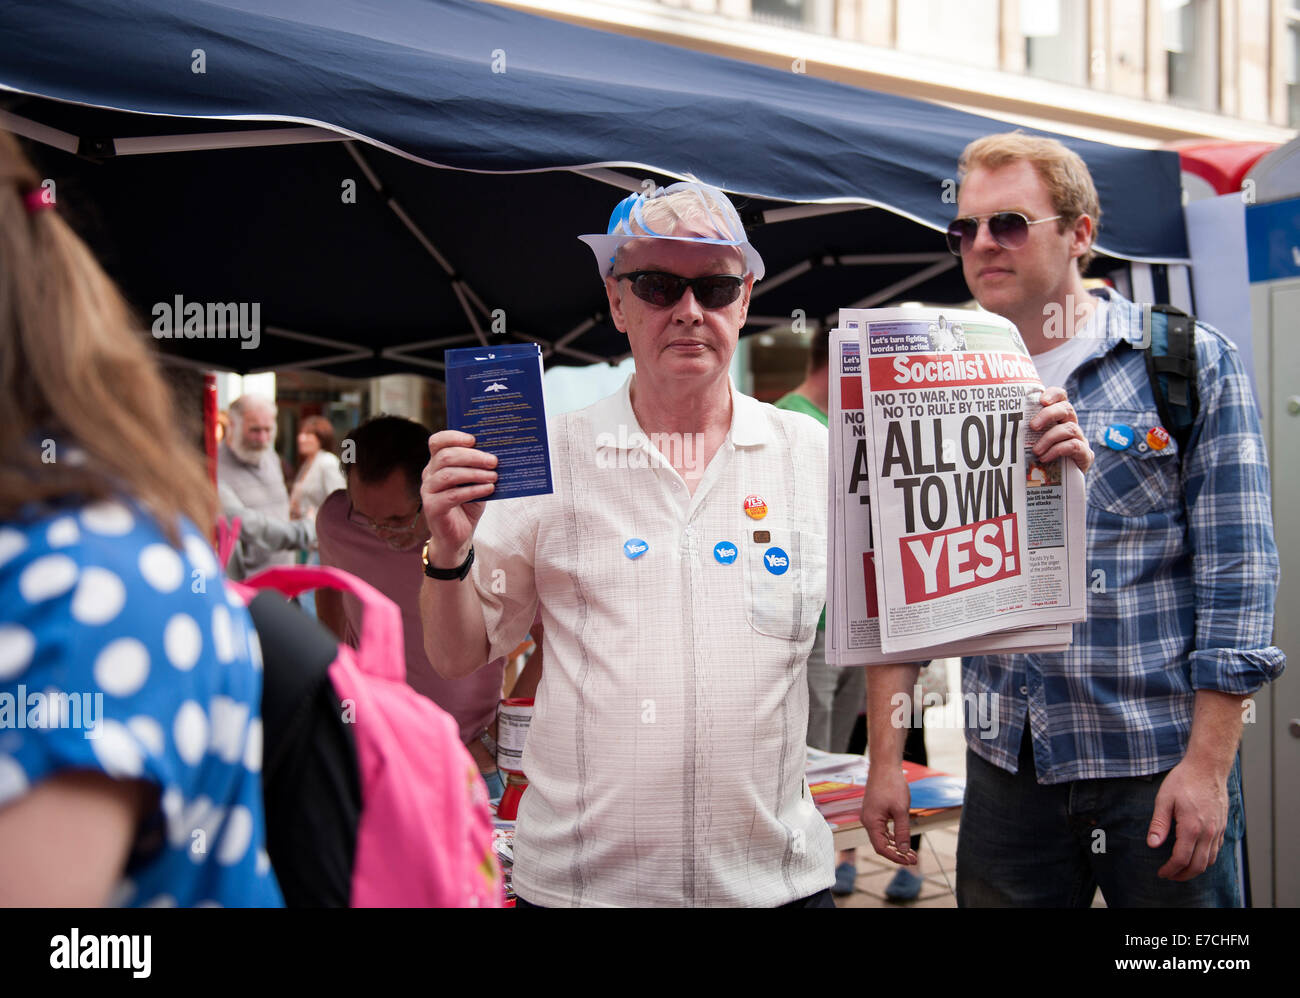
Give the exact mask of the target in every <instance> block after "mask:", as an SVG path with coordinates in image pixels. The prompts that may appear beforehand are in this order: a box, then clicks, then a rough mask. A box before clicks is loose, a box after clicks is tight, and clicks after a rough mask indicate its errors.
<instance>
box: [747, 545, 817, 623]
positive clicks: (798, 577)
mask: <svg viewBox="0 0 1300 998" xmlns="http://www.w3.org/2000/svg"><path fill="white" fill-rule="evenodd" d="M756 529H758V530H766V531H767V532H768V533H769V535H770V537H769V540H768V541H767V542H755V541H754V540H753V532H754V530H756ZM744 537H745V539H744V541H743V542H742V545H741V549H742V553H741V558H742V560H743V561H744V574H745V615H746V617H747V618H748V620H749V626H750V627H752V628H753V629H754V630H755V631H757V632H758V633H759V634H766V635H768V636H770V637H774V638H784V639H786V640H789V641H801V640H805V639H807V638H810V637H811V636H812V632H813V631H814V630H815V629H816V627H817V620H818V618H819V617H820V616H821V611H822V607H823V605H824V604H825V602H826V538H825V537H822V536H820V535H818V534H814V533H811V532H809V531H806V530H792V529H789V528H781V527H776V526H775V525H772V526H766V525H762V524H758V525H755V524H754V523H753V522H751V523H749V524H748V525H747V529H746V532H745V535H744Z"/></svg>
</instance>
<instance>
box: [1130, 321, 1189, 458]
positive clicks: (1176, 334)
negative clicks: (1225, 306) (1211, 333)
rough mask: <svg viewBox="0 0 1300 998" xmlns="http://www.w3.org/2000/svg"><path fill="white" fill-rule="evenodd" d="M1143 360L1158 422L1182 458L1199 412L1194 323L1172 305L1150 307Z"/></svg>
mask: <svg viewBox="0 0 1300 998" xmlns="http://www.w3.org/2000/svg"><path fill="white" fill-rule="evenodd" d="M1143 356H1144V359H1145V361H1146V368H1147V378H1148V379H1149V380H1150V382H1151V394H1152V395H1153V396H1155V400H1156V409H1157V411H1158V412H1159V413H1160V420H1161V422H1162V423H1163V425H1164V426H1165V428H1166V429H1168V431H1169V433H1170V435H1171V436H1172V437H1173V438H1174V439H1175V440H1177V441H1178V449H1179V450H1180V451H1181V452H1183V453H1184V454H1185V453H1186V452H1187V444H1188V441H1189V440H1190V439H1191V435H1192V426H1193V424H1194V423H1195V422H1196V415H1197V413H1198V412H1199V410H1200V395H1199V392H1198V391H1197V387H1196V319H1195V318H1193V317H1192V316H1190V315H1188V314H1187V313H1186V312H1184V311H1182V310H1181V309H1178V308H1175V307H1174V306H1172V305H1153V306H1151V342H1150V343H1149V344H1148V345H1147V348H1146V349H1145V350H1144V351H1143Z"/></svg>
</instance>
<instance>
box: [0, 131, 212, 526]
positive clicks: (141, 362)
mask: <svg viewBox="0 0 1300 998" xmlns="http://www.w3.org/2000/svg"><path fill="white" fill-rule="evenodd" d="M40 190H41V178H40V176H39V174H37V172H36V169H35V168H34V167H33V166H32V164H31V163H30V162H29V161H28V160H27V158H26V156H24V155H23V153H22V150H21V149H20V148H19V145H18V143H17V141H16V140H15V139H14V138H13V137H12V136H11V135H9V134H8V133H6V132H0V519H4V520H12V519H15V518H16V517H17V514H18V511H19V509H20V508H21V507H22V506H23V505H24V504H25V503H28V502H31V501H33V500H36V501H52V500H58V499H63V498H74V497H75V498H80V499H84V500H85V501H92V500H96V499H105V498H109V497H112V496H120V495H128V496H132V497H134V498H135V499H137V500H138V501H140V502H141V503H143V504H144V505H145V506H146V507H148V508H149V510H150V511H151V512H152V513H153V514H154V515H155V516H157V517H158V520H159V522H160V523H161V525H162V526H163V528H164V529H165V530H166V532H167V536H168V538H169V539H170V540H171V541H172V543H174V544H175V543H177V542H178V540H179V525H178V523H177V516H178V514H183V515H185V516H187V517H189V518H190V519H191V520H193V521H194V523H195V524H196V525H198V527H199V529H200V530H207V529H208V528H209V527H210V526H211V525H212V523H213V522H214V518H215V515H216V495H215V490H214V489H213V487H212V485H211V483H210V482H209V481H208V478H207V475H206V473H205V470H204V465H203V461H202V457H201V455H200V454H199V452H198V450H197V448H196V447H194V446H193V444H191V443H190V442H188V441H186V440H185V439H183V437H182V435H181V432H180V430H179V428H178V421H177V419H176V417H175V406H174V403H173V400H172V395H171V391H170V389H169V388H168V387H167V384H166V382H165V381H164V380H163V377H162V374H161V371H160V369H159V365H158V361H157V358H156V357H155V355H154V347H153V346H152V344H150V343H149V341H148V340H146V339H145V334H144V332H143V328H142V327H141V326H140V325H139V324H138V323H137V322H135V321H134V320H133V317H132V315H131V313H130V310H129V308H128V306H127V304H126V302H125V300H124V299H123V298H122V295H121V293H120V292H119V291H118V290H117V288H116V287H115V286H114V284H113V282H112V280H110V279H109V277H108V275H107V274H105V273H104V271H103V270H102V269H101V268H100V266H99V264H98V263H97V262H96V261H95V258H94V257H93V256H92V255H91V253H90V250H89V249H88V248H87V247H86V245H85V243H83V242H82V241H81V239H80V238H78V236H77V235H76V234H75V233H74V232H73V231H72V230H71V229H70V228H69V227H68V226H67V224H66V223H65V222H64V221H63V220H62V219H61V218H60V217H59V215H58V213H57V209H55V208H48V207H47V208H36V209H35V210H29V208H28V206H27V205H26V204H25V203H24V198H25V197H27V196H28V195H31V194H32V193H33V192H39V191H40ZM71 446H75V447H77V448H79V449H80V450H81V451H82V452H83V454H84V459H80V458H79V459H77V460H71V459H70V458H71V457H72V455H71V454H70V453H69V448H70V447H71Z"/></svg>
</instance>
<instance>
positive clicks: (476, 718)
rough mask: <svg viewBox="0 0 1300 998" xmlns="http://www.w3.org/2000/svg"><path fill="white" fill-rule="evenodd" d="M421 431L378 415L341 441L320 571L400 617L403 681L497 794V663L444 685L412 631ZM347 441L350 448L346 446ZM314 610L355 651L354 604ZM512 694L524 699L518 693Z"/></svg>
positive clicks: (351, 599)
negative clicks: (365, 586) (354, 584)
mask: <svg viewBox="0 0 1300 998" xmlns="http://www.w3.org/2000/svg"><path fill="white" fill-rule="evenodd" d="M428 440H429V430H428V429H427V428H425V427H424V426H421V425H420V424H419V423H416V422H413V421H412V420H409V419H403V418H401V417H398V416H377V417H375V418H374V419H371V420H369V421H368V422H366V423H363V424H362V425H361V426H359V427H357V428H356V429H355V430H353V431H352V432H351V433H349V434H348V436H347V437H346V438H345V441H344V445H343V448H344V449H343V453H344V454H345V455H348V454H349V451H350V452H351V456H352V457H353V458H354V460H351V461H345V462H344V463H343V469H344V477H345V479H346V482H347V487H346V488H345V489H339V490H338V491H336V492H334V493H333V494H332V495H330V496H329V497H328V498H327V499H326V500H325V501H324V502H323V503H322V504H321V507H320V511H319V512H318V513H317V515H316V532H317V538H318V543H319V545H320V561H321V564H322V565H326V566H333V567H334V568H341V569H343V570H344V571H345V572H349V573H351V574H352V575H355V576H356V577H357V578H359V579H362V580H364V581H365V582H368V583H370V585H372V586H374V587H375V588H376V589H378V590H379V591H380V592H381V593H383V594H384V595H385V596H387V597H388V598H389V599H391V600H392V601H393V602H394V603H396V604H397V606H398V608H399V609H400V610H401V612H402V636H403V639H404V647H405V649H406V680H407V682H408V683H410V685H411V686H412V688H414V689H415V690H416V691H417V692H419V693H422V694H424V695H425V696H427V697H428V698H429V699H430V700H432V701H433V702H434V703H436V704H437V705H438V706H439V707H441V708H442V709H443V710H445V711H446V712H447V713H448V714H450V715H451V716H452V717H454V718H455V719H456V723H457V724H458V725H459V726H460V737H461V740H462V741H463V742H464V743H465V745H466V747H467V748H468V749H469V751H470V754H471V755H472V756H474V761H475V762H476V763H477V764H478V767H479V772H480V774H481V775H482V776H483V779H484V782H485V783H486V784H487V787H488V796H489V797H492V798H495V797H499V796H500V795H501V791H502V789H503V788H502V785H501V774H500V773H499V771H498V770H497V764H496V745H495V742H494V741H493V737H494V733H493V725H494V723H495V721H496V712H497V704H498V703H499V701H500V699H501V683H502V673H503V672H504V669H505V659H501V658H499V659H497V660H496V661H494V662H492V663H490V664H489V665H488V666H486V667H485V668H483V669H480V670H479V671H478V672H476V673H475V674H474V675H473V676H472V677H471V678H468V679H463V680H448V679H443V678H442V677H441V676H439V675H438V674H437V673H435V672H434V671H433V666H431V665H430V664H429V659H428V658H427V657H426V656H425V653H424V643H423V640H424V632H423V629H422V627H421V624H420V605H419V595H420V582H421V580H422V579H423V577H424V574H423V565H422V563H421V561H420V552H421V548H423V546H424V542H425V541H426V540H427V539H428V537H429V532H428V528H427V527H426V525H425V522H424V517H423V515H422V514H421V507H420V477H421V475H422V473H423V471H424V466H425V463H426V462H427V461H428V457H429V447H428ZM348 441H351V446H349V444H348ZM316 613H317V616H318V617H319V618H320V620H321V622H322V623H323V624H325V626H326V627H328V628H329V629H330V630H331V631H333V632H334V633H335V634H336V635H337V636H338V638H339V640H341V641H343V642H345V643H347V644H350V645H352V646H354V647H355V646H356V643H357V639H358V635H359V634H360V633H361V604H360V601H358V600H357V598H356V597H355V596H352V595H351V594H345V593H340V592H339V591H337V590H334V589H318V590H317V591H316ZM516 695H518V696H530V695H531V691H523V690H520V691H519V692H517V693H516Z"/></svg>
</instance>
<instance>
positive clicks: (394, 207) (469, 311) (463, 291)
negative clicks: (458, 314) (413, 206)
mask: <svg viewBox="0 0 1300 998" xmlns="http://www.w3.org/2000/svg"><path fill="white" fill-rule="evenodd" d="M344 148H345V149H347V151H348V154H349V155H350V156H351V157H352V158H353V159H354V160H356V163H357V166H359V167H360V168H361V172H362V173H364V174H365V175H366V179H367V180H369V181H370V186H371V187H373V188H374V189H375V192H376V193H377V194H379V195H380V196H381V197H383V198H384V200H385V202H386V203H387V205H388V207H389V210H390V211H392V213H393V214H394V215H396V216H397V218H398V220H399V221H400V222H401V223H402V224H403V225H405V226H406V228H407V230H408V231H409V232H410V233H411V235H413V236H414V237H415V238H416V241H417V242H419V244H420V245H421V246H423V247H424V250H425V252H426V253H428V254H429V255H430V256H431V257H433V259H434V260H435V261H436V262H437V264H438V266H440V267H441V268H442V269H443V272H444V273H446V275H447V277H448V279H449V280H450V282H451V290H452V291H453V292H454V293H455V295H456V300H457V301H458V302H460V307H461V311H463V312H464V313H465V318H466V319H468V320H469V324H470V326H471V327H473V329H474V335H475V336H477V337H478V341H479V343H481V344H482V345H483V346H487V345H488V338H487V334H486V333H485V332H483V327H482V325H480V323H479V319H478V316H476V315H475V314H474V308H473V306H472V305H471V304H470V301H469V294H473V291H472V289H471V288H470V287H469V285H468V284H467V283H466V282H465V281H464V280H463V279H462V278H460V277H459V276H457V274H456V270H455V268H453V267H452V265H451V264H450V263H449V262H448V260H447V258H446V257H445V256H443V255H442V253H440V252H439V251H438V247H437V246H435V245H434V244H433V241H432V240H431V239H429V237H428V236H426V235H425V234H424V232H423V231H422V230H421V229H420V227H419V226H418V225H416V224H415V220H414V219H412V218H411V216H410V215H408V214H407V213H406V209H405V208H403V207H402V206H401V204H400V203H398V201H397V199H396V198H395V197H393V196H392V195H391V194H389V193H388V192H387V191H386V190H385V189H384V185H383V183H382V182H381V181H380V179H379V177H378V175H377V174H376V173H375V171H374V170H372V169H371V168H370V164H369V163H367V162H366V160H365V157H363V156H362V155H361V153H360V152H359V151H358V150H357V148H356V143H355V142H348V143H346V144H345V145H344ZM467 292H468V294H467ZM474 298H475V300H476V301H478V302H479V306H480V307H483V306H482V300H481V299H479V298H478V295H474ZM487 314H488V312H487V309H486V308H484V316H485V317H486V316H487Z"/></svg>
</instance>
